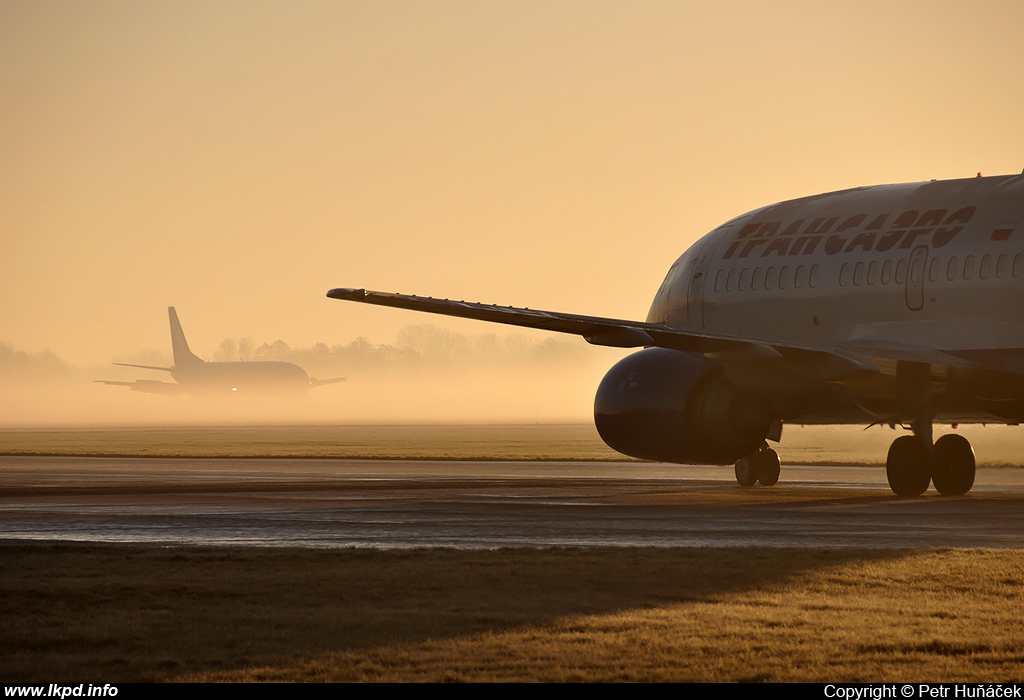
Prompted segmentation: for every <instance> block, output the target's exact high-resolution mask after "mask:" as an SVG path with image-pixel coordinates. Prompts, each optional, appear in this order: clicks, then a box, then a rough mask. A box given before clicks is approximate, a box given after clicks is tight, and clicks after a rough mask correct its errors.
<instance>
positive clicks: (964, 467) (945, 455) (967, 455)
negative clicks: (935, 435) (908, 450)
mask: <svg viewBox="0 0 1024 700" xmlns="http://www.w3.org/2000/svg"><path fill="white" fill-rule="evenodd" d="M975 466H976V465H975V460H974V448H972V447H971V443H970V441H969V440H968V439H967V438H965V437H963V436H962V435H943V436H942V437H940V438H939V439H938V440H936V441H935V447H934V448H933V449H932V483H933V484H934V485H935V490H936V491H938V492H939V493H941V494H942V495H943V496H962V495H964V494H965V493H967V492H968V491H970V490H971V487H972V486H974V474H975Z"/></svg>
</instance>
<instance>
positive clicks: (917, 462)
mask: <svg viewBox="0 0 1024 700" xmlns="http://www.w3.org/2000/svg"><path fill="white" fill-rule="evenodd" d="M929 462H930V460H929V455H928V448H927V447H926V446H925V445H924V443H922V442H921V441H920V440H919V439H917V438H916V437H913V436H911V435H904V436H903V437H899V438H896V439H895V440H893V443H892V445H891V446H890V447H889V456H888V457H887V458H886V460H885V476H886V478H887V479H888V480H889V488H891V489H892V492H893V493H895V494H896V495H897V496H920V495H921V494H922V493H924V492H925V491H927V490H928V483H929V482H930V481H931V479H932V476H931V469H930V465H929Z"/></svg>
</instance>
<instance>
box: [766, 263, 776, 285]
mask: <svg viewBox="0 0 1024 700" xmlns="http://www.w3.org/2000/svg"><path fill="white" fill-rule="evenodd" d="M774 286H775V268H774V267H769V268H768V269H767V270H765V273H764V288H765V289H771V288H772V287H774Z"/></svg>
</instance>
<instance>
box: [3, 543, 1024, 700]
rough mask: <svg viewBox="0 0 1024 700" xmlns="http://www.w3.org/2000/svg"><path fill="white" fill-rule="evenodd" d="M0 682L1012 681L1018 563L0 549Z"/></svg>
mask: <svg viewBox="0 0 1024 700" xmlns="http://www.w3.org/2000/svg"><path fill="white" fill-rule="evenodd" d="M0 560H2V561H3V564H4V572H5V573H4V576H3V577H2V579H0V581H2V583H0V619H3V621H4V624H3V626H2V628H0V668H2V669H3V676H4V678H3V680H4V681H6V682H27V681H35V682H52V681H53V680H54V679H58V678H59V679H60V680H61V681H62V682H71V681H75V682H85V681H91V682H104V683H106V682H115V681H133V680H227V681H254V680H301V681H440V680H465V681H509V680H541V681H563V680H580V681H749V680H756V681H825V680H835V681H840V680H842V681H883V680H885V681H915V680H920V681H928V682H937V681H940V680H941V681H971V680H973V681H1009V680H1019V679H1020V677H1021V675H1022V672H1024V623H1022V622H1021V619H1020V615H1019V610H1020V607H1021V604H1022V595H1024V553H1022V552H1018V551H991V550H974V551H953V550H947V551H928V552H912V551H858V550H832V551H822V550H809V549H799V550H746V549H739V550H720V549H613V548H597V549H526V550H518V549H516V550H496V551H470V552H466V551H453V550H437V549H434V550H414V551H404V552H387V551H366V550H340V551H311V550H280V549H184V548H146V547H137V546H92V545H81V546H74V545H33V546H27V545H26V546H22V545H7V546H0Z"/></svg>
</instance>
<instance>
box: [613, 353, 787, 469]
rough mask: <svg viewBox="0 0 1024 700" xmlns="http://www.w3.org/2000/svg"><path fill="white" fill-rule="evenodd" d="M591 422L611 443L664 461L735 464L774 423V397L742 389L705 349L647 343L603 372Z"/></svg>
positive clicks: (759, 442) (626, 451)
mask: <svg viewBox="0 0 1024 700" xmlns="http://www.w3.org/2000/svg"><path fill="white" fill-rule="evenodd" d="M594 422H595V423H596V425H597V431H598V432H599V433H600V434H601V438H602V439H603V440H604V441H605V443H607V444H608V446H609V447H611V448H612V449H614V450H617V451H619V452H622V453H623V454H627V455H630V456H631V457H639V458H640V459H653V460H657V461H659V462H676V463H679V464H731V463H733V462H735V461H737V460H738V459H740V458H741V457H745V456H747V455H749V454H751V453H752V452H754V451H755V450H757V449H758V448H759V447H760V446H761V445H762V443H763V442H764V440H765V438H766V436H767V435H768V431H769V430H770V428H771V414H770V409H769V403H768V401H766V400H765V399H764V398H763V397H759V396H757V395H754V394H751V393H748V392H744V391H742V390H741V389H739V388H737V387H736V386H733V385H732V384H731V383H730V382H729V381H727V380H726V378H725V377H724V376H723V372H722V368H721V367H720V366H719V365H718V364H717V363H715V362H713V361H711V360H709V359H707V358H706V357H704V356H702V355H693V354H690V353H685V352H680V351H677V350H666V349H664V348H647V349H646V350H641V351H640V352H637V353H634V354H632V355H630V356H629V357H626V358H624V359H623V360H621V361H620V362H619V363H618V364H616V365H615V366H614V367H612V368H611V369H610V370H608V373H607V374H606V375H605V376H604V379H603V380H601V385H600V386H599V387H598V389H597V397H596V399H595V400H594Z"/></svg>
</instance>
